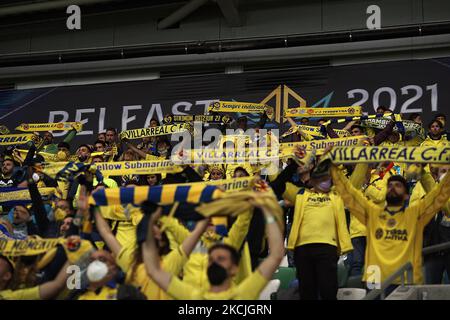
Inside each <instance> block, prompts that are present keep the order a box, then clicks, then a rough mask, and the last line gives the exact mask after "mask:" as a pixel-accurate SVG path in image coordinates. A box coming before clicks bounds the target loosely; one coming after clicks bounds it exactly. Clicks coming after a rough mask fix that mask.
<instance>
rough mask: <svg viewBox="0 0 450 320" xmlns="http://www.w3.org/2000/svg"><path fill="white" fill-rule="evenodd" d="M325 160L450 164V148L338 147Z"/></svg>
mask: <svg viewBox="0 0 450 320" xmlns="http://www.w3.org/2000/svg"><path fill="white" fill-rule="evenodd" d="M324 159H331V161H333V162H334V163H336V164H341V163H361V162H363V163H371V162H384V161H392V162H397V163H402V162H404V163H439V164H449V163H450V147H440V148H437V147H372V146H370V147H338V148H333V149H332V150H331V151H330V152H329V153H328V154H327V155H326V156H325V158H324Z"/></svg>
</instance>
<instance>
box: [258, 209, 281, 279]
mask: <svg viewBox="0 0 450 320" xmlns="http://www.w3.org/2000/svg"><path fill="white" fill-rule="evenodd" d="M255 206H256V207H259V208H260V209H261V211H262V213H263V214H264V218H265V221H266V235H267V240H268V244H269V255H268V256H267V258H266V259H264V261H263V262H261V264H260V265H259V266H258V269H257V270H258V271H259V272H260V273H261V275H262V276H263V277H264V278H266V279H267V280H270V279H272V276H273V273H274V272H275V271H276V270H277V268H278V266H279V265H280V263H281V260H282V259H283V257H284V244H283V235H282V232H281V230H280V228H279V226H278V224H277V223H276V220H275V217H274V215H273V214H272V213H271V212H270V211H269V210H268V209H267V208H266V207H264V206H261V205H256V204H255Z"/></svg>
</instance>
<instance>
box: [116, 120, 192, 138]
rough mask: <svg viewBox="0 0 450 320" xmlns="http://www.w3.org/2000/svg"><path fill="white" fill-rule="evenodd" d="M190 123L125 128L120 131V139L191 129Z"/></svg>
mask: <svg viewBox="0 0 450 320" xmlns="http://www.w3.org/2000/svg"><path fill="white" fill-rule="evenodd" d="M191 127H192V126H191V125H189V124H188V123H180V124H170V125H166V126H159V127H151V128H142V129H133V130H126V131H122V132H121V133H120V139H124V138H125V139H128V140H132V139H140V138H148V137H156V136H164V135H168V134H173V133H178V132H183V131H186V130H190V129H191Z"/></svg>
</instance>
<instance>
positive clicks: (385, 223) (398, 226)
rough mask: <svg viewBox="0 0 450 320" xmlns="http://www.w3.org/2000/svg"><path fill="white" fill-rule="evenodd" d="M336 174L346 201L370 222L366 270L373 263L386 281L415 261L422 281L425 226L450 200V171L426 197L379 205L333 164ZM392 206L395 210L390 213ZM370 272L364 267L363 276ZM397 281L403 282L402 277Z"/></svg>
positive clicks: (417, 276) (416, 275) (418, 279)
mask: <svg viewBox="0 0 450 320" xmlns="http://www.w3.org/2000/svg"><path fill="white" fill-rule="evenodd" d="M332 175H333V181H334V183H335V186H336V188H337V190H338V191H339V193H340V194H341V197H342V198H343V200H344V202H345V205H346V206H347V207H348V208H349V209H350V212H351V213H352V214H353V215H355V217H356V218H357V219H358V220H360V222H361V223H364V224H365V225H366V226H367V247H366V256H365V261H366V266H365V268H366V270H367V268H369V267H371V266H375V267H377V268H379V270H380V279H379V281H380V282H383V281H385V280H386V278H387V277H389V276H390V275H391V274H392V273H393V272H395V271H397V270H398V269H399V268H400V267H401V266H403V265H404V264H406V263H407V262H411V263H412V264H413V273H414V277H413V283H414V284H420V283H422V280H423V279H422V244H423V229H424V228H425V226H426V225H427V224H428V222H429V221H430V220H431V219H432V218H433V216H434V215H435V214H436V212H437V211H439V209H440V208H441V207H443V206H444V205H445V204H446V203H447V201H448V198H449V196H450V175H446V176H445V178H444V180H443V181H442V182H441V183H440V184H439V185H438V186H437V187H435V188H434V189H433V190H432V191H430V192H429V193H428V194H427V195H426V196H425V197H424V198H422V199H420V200H417V201H415V202H414V203H413V204H411V205H409V206H406V208H398V207H387V208H386V207H384V206H380V205H376V204H374V203H373V202H372V201H368V200H367V198H366V197H364V195H363V194H362V193H361V192H360V191H359V190H357V189H356V188H354V187H353V186H352V185H351V183H350V182H349V181H348V179H347V178H346V177H345V176H343V175H342V173H340V172H339V170H338V169H336V168H335V167H332ZM388 210H389V211H390V212H395V214H390V213H389V212H388ZM372 268H373V267H372ZM372 268H370V270H372ZM367 276H368V274H366V271H364V277H363V280H366V279H367ZM377 282H378V281H377ZM394 283H396V284H399V283H400V278H398V279H396V281H394Z"/></svg>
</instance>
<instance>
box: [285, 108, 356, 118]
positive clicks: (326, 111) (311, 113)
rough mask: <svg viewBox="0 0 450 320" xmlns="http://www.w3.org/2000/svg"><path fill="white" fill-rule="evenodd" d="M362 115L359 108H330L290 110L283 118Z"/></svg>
mask: <svg viewBox="0 0 450 320" xmlns="http://www.w3.org/2000/svg"><path fill="white" fill-rule="evenodd" d="M360 115H362V110H361V107H359V106H352V107H332V108H291V109H287V110H285V112H284V116H285V117H291V118H293V117H299V118H308V117H319V118H326V117H351V116H360Z"/></svg>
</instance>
